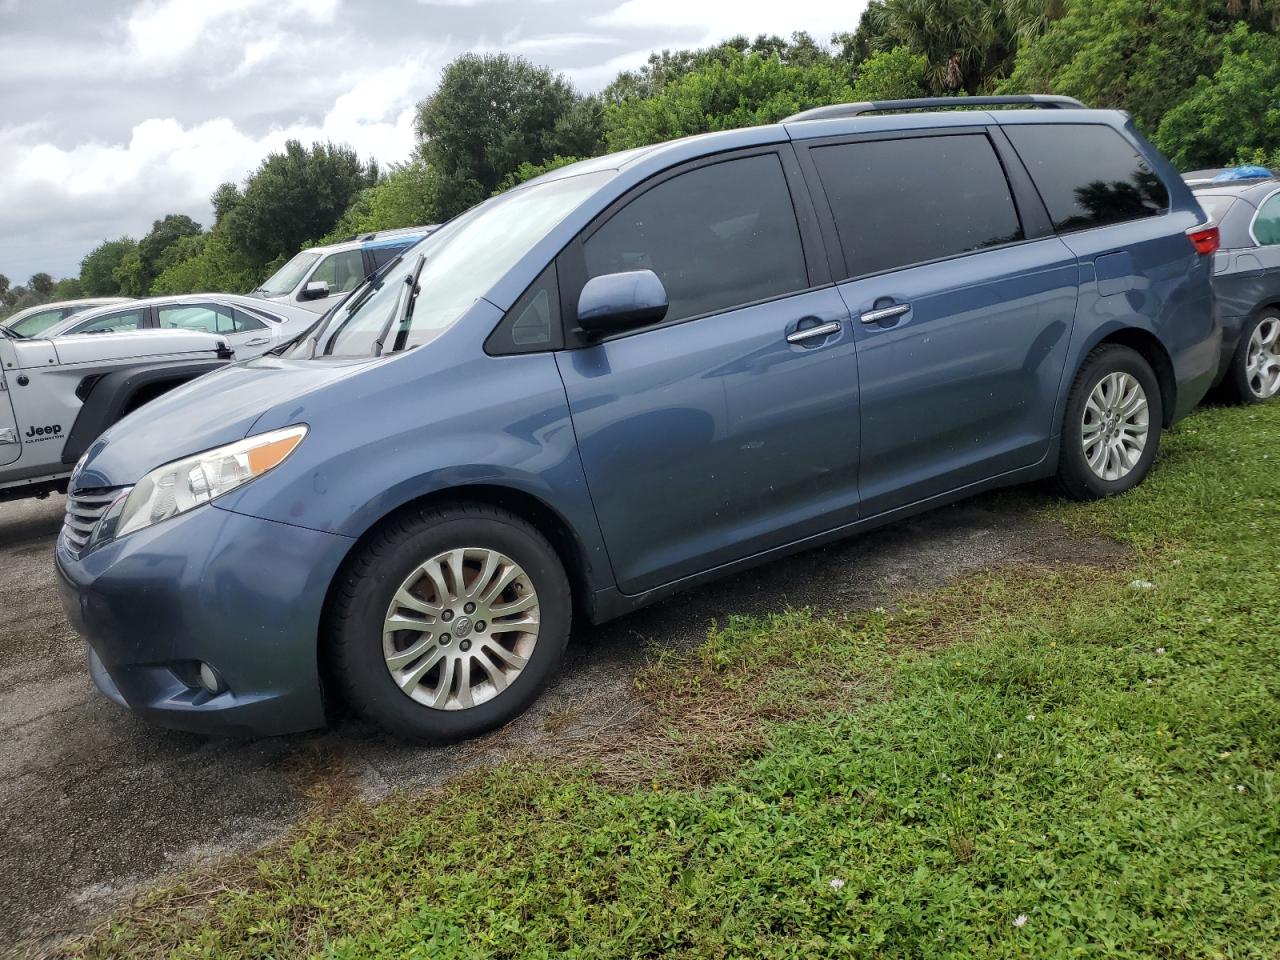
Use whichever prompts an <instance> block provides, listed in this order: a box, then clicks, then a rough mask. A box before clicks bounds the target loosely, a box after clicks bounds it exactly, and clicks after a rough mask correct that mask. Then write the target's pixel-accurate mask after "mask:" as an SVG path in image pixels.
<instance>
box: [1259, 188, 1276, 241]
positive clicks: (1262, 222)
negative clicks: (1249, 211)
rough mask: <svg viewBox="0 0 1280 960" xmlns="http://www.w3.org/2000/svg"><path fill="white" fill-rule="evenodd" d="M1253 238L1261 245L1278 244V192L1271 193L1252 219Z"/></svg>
mask: <svg viewBox="0 0 1280 960" xmlns="http://www.w3.org/2000/svg"><path fill="white" fill-rule="evenodd" d="M1253 239H1254V240H1256V241H1258V245H1259V246H1261V247H1271V246H1275V245H1276V244H1280V193H1273V194H1272V195H1271V196H1270V197H1268V198H1267V199H1266V200H1265V201H1264V202H1263V204H1262V206H1260V207H1259V208H1258V215H1257V216H1256V217H1254V220H1253Z"/></svg>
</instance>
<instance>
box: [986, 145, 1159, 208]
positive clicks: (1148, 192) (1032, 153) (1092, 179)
mask: <svg viewBox="0 0 1280 960" xmlns="http://www.w3.org/2000/svg"><path fill="white" fill-rule="evenodd" d="M1003 130H1004V132H1005V133H1006V134H1007V135H1008V137H1009V140H1010V141H1011V142H1012V143H1013V146H1014V149H1015V150H1017V151H1018V156H1019V157H1021V158H1022V162H1023V163H1024V164H1026V167H1027V170H1028V172H1030V174H1031V179H1032V180H1034V181H1035V184H1036V188H1037V189H1038V190H1039V191H1040V197H1041V199H1043V200H1044V205H1045V206H1046V207H1047V208H1048V209H1049V216H1050V217H1051V218H1052V219H1053V225H1054V227H1056V228H1057V229H1058V230H1059V231H1060V232H1063V233H1066V232H1069V231H1072V230H1087V229H1089V228H1090V227H1103V226H1107V225H1108V224H1113V223H1124V222H1125V221H1128V220H1140V219H1142V218H1144V217H1155V216H1159V215H1160V214H1162V213H1165V212H1166V211H1168V209H1169V191H1168V189H1167V188H1166V187H1165V185H1164V183H1163V182H1162V181H1161V180H1160V178H1159V176H1157V175H1156V172H1155V171H1154V170H1152V169H1151V167H1150V165H1149V164H1148V163H1147V161H1146V159H1145V158H1143V156H1142V155H1141V154H1139V153H1138V151H1137V149H1136V148H1135V147H1134V146H1133V144H1131V143H1129V141H1128V140H1126V139H1125V138H1124V137H1122V136H1121V135H1120V134H1119V133H1118V132H1116V131H1115V130H1113V129H1112V128H1111V127H1107V126H1101V125H1099V124H1082V123H1040V124H1009V125H1007V126H1005V127H1003Z"/></svg>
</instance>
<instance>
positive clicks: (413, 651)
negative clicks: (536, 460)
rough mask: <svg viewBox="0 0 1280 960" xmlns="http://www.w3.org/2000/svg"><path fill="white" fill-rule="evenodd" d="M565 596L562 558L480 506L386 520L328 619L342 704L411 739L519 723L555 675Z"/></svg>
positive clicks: (459, 736)
mask: <svg viewBox="0 0 1280 960" xmlns="http://www.w3.org/2000/svg"><path fill="white" fill-rule="evenodd" d="M571 611H572V603H571V598H570V588H569V582H568V578H567V577H566V576H565V572H564V567H563V565H562V564H561V563H560V559H559V557H558V556H557V555H556V552H555V550H554V549H553V548H552V547H551V545H550V544H549V543H548V542H547V540H546V538H545V537H543V536H542V535H541V534H540V533H539V532H538V531H537V530H536V529H535V528H534V527H532V526H531V525H530V524H528V523H526V522H525V521H523V520H521V519H520V518H519V517H517V516H515V515H514V514H511V513H508V512H507V511H505V510H500V509H497V508H495V507H490V506H486V505H482V504H459V505H454V506H449V507H445V508H424V509H421V510H416V511H412V512H408V513H405V514H403V515H401V516H399V517H397V518H394V519H392V520H391V521H388V522H387V523H386V524H384V525H383V526H382V528H380V529H379V530H378V531H377V532H376V533H375V534H374V535H373V536H372V537H371V539H370V540H369V542H368V543H366V544H364V545H363V546H362V547H361V548H360V550H359V552H358V553H357V554H356V555H355V557H353V559H352V560H351V562H350V563H349V564H348V565H347V566H346V568H344V571H343V573H342V579H341V581H340V583H339V585H338V590H337V593H336V597H335V600H334V603H333V606H332V610H331V616H330V618H329V622H328V638H327V639H328V641H329V642H328V649H329V656H330V666H331V669H332V672H333V676H334V679H335V681H336V682H337V684H338V685H339V686H340V688H341V691H342V693H343V695H344V696H345V699H346V701H347V702H348V703H349V704H350V705H351V706H352V707H353V708H354V709H355V710H356V711H357V712H358V713H360V714H361V715H363V716H364V717H366V718H367V719H369V720H371V721H373V722H374V723H376V724H377V725H379V726H380V727H382V728H383V729H384V730H386V731H388V732H389V733H391V734H393V735H394V736H397V737H401V738H404V739H407V740H414V741H419V742H424V743H450V742H453V741H457V740H463V739H466V738H469V737H474V736H477V735H478V734H481V733H484V732H486V731H488V730H492V729H495V728H496V727H500V726H502V725H503V724H505V723H507V722H508V721H510V720H512V719H513V718H515V717H516V716H518V715H519V714H521V713H522V712H523V711H524V710H525V709H527V708H528V707H529V705H530V704H532V703H533V701H534V700H535V699H536V698H537V696H538V694H539V693H541V692H542V690H543V689H544V688H545V686H546V684H547V682H548V681H549V680H550V678H551V676H552V675H553V674H554V673H555V671H556V668H557V666H558V665H559V663H560V658H561V656H562V654H563V652H564V648H565V644H566V642H567V641H568V637H569V625H570V618H571Z"/></svg>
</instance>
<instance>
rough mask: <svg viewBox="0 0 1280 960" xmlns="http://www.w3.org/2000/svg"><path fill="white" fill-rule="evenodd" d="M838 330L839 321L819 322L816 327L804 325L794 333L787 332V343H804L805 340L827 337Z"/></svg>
mask: <svg viewBox="0 0 1280 960" xmlns="http://www.w3.org/2000/svg"><path fill="white" fill-rule="evenodd" d="M839 332H840V322H839V321H838V320H832V321H831V322H830V323H820V324H818V325H817V326H816V327H805V328H804V329H803V330H797V331H796V332H795V333H788V334H787V343H804V342H805V341H806V340H813V339H815V338H817V337H829V336H831V335H832V334H833V333H839Z"/></svg>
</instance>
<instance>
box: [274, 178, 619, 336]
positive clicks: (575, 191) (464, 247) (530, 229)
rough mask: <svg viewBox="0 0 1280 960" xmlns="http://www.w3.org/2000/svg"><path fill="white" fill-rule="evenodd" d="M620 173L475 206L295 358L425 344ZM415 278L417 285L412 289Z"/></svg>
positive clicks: (365, 291) (361, 295) (354, 298)
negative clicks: (414, 277)
mask: <svg viewBox="0 0 1280 960" xmlns="http://www.w3.org/2000/svg"><path fill="white" fill-rule="evenodd" d="M616 175H617V171H615V170H601V171H597V172H595V173H584V174H580V175H578V176H573V177H564V178H562V179H560V180H550V181H547V182H544V183H538V184H531V185H528V186H523V187H518V188H516V189H514V190H509V191H507V192H506V193H503V194H500V195H499V196H497V197H494V198H492V199H491V200H486V201H485V202H484V203H482V204H479V205H478V206H475V207H472V208H471V209H470V210H468V211H467V212H466V213H464V214H462V215H461V216H459V217H456V218H454V219H453V220H451V221H450V222H449V223H448V224H446V225H445V226H443V227H441V228H440V229H439V230H437V231H436V232H435V233H433V234H431V236H429V237H427V238H426V239H425V240H422V241H421V242H420V243H418V244H417V245H415V246H413V247H411V248H409V249H408V250H407V251H405V255H404V258H403V259H402V260H401V261H400V262H399V263H397V264H395V265H394V266H392V267H391V268H390V270H389V272H387V273H386V274H385V275H383V276H381V277H378V278H377V279H376V280H374V281H372V282H371V283H369V284H367V285H365V286H363V287H361V288H359V289H358V290H356V291H355V292H354V293H353V294H352V295H351V297H350V302H349V303H346V304H344V305H343V306H341V307H340V308H338V310H337V311H336V312H335V313H334V314H333V315H332V316H331V317H330V318H329V320H328V321H327V323H326V324H325V327H324V329H323V330H320V331H318V332H317V333H316V334H315V335H314V336H313V337H309V338H307V339H306V340H304V341H302V342H301V343H300V344H299V345H298V347H297V348H296V353H295V355H296V356H302V357H311V356H327V355H333V356H368V355H371V354H381V353H393V352H395V351H398V350H409V349H412V348H414V347H419V346H422V345H423V344H425V343H427V342H428V341H430V340H433V339H435V338H436V337H437V336H439V335H440V334H441V333H442V332H443V331H444V330H446V329H447V328H448V327H450V326H452V325H453V323H454V322H455V321H457V320H458V319H459V318H460V317H461V316H462V315H463V314H464V313H465V312H466V311H467V310H468V309H470V308H471V307H472V306H473V305H474V304H475V302H476V301H477V300H479V299H480V298H481V297H483V296H484V295H485V294H486V293H488V292H489V290H490V289H491V288H492V287H493V285H494V284H495V283H497V282H498V281H499V280H501V279H502V278H503V276H504V275H505V274H506V273H507V271H509V270H510V269H511V268H512V267H513V266H515V265H516V263H517V262H518V261H519V260H520V258H521V257H523V256H524V255H525V254H526V253H528V252H529V251H530V249H532V248H533V246H534V245H535V244H537V242H538V241H539V240H541V239H542V238H543V237H545V236H546V235H547V233H548V231H550V230H551V229H552V228H554V227H555V226H556V225H557V224H559V223H560V221H562V220H563V219H564V218H565V217H567V216H568V215H569V214H570V213H572V212H573V210H574V209H575V208H577V207H578V206H579V205H580V204H581V203H582V202H583V201H584V200H586V199H587V198H588V197H589V196H591V194H593V193H595V192H596V191H597V190H599V189H600V188H601V187H602V186H604V184H605V183H606V182H608V181H609V180H610V179H612V178H613V177H614V176H616ZM415 273H416V274H417V276H418V282H417V284H416V287H415V288H414V289H413V290H410V282H411V281H412V279H413V276H414V275H415Z"/></svg>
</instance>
